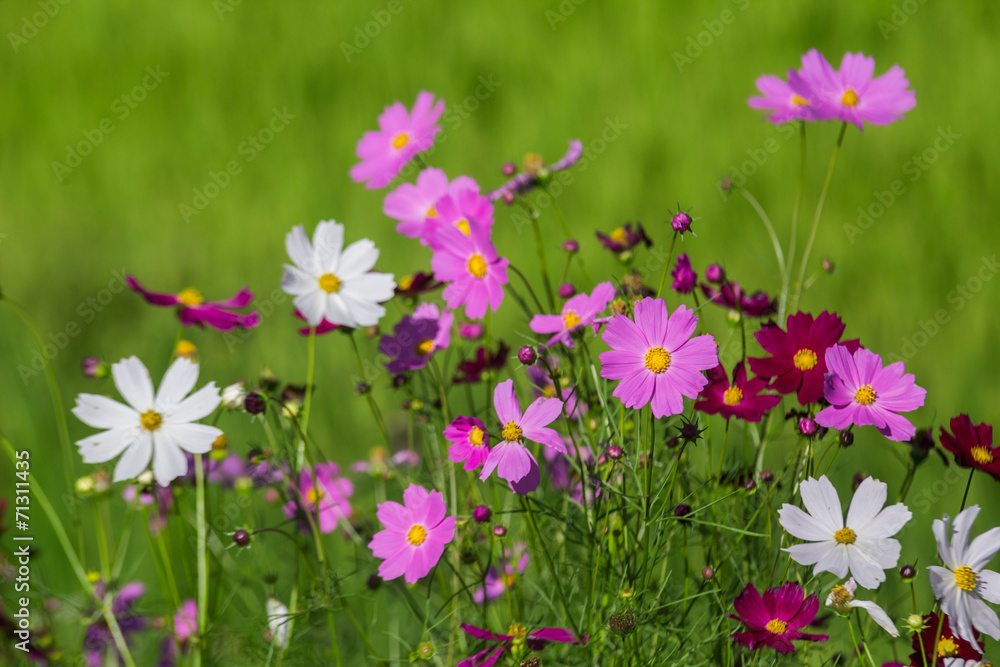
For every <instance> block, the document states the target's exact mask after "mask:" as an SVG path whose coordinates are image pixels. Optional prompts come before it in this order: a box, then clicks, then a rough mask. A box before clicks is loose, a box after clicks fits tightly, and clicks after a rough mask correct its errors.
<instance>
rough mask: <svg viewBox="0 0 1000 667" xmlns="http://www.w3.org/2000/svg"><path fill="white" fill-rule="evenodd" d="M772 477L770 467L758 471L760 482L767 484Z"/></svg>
mask: <svg viewBox="0 0 1000 667" xmlns="http://www.w3.org/2000/svg"><path fill="white" fill-rule="evenodd" d="M773 479H774V473H772V472H771V469H770V468H765V469H764V470H761V471H760V482H761V484H767V483H768V482H770V481H771V480H773Z"/></svg>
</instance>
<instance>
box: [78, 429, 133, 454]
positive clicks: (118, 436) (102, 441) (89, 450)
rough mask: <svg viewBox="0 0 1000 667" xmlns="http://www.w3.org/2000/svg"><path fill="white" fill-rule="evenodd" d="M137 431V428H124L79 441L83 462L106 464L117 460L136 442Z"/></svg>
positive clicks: (96, 434)
mask: <svg viewBox="0 0 1000 667" xmlns="http://www.w3.org/2000/svg"><path fill="white" fill-rule="evenodd" d="M137 429H138V427H136V426H123V427H120V428H113V429H111V430H110V431H103V432H101V433H95V434H94V435H92V436H90V437H87V438H84V439H83V440H77V442H76V444H77V446H79V447H80V456H82V457H83V462H84V463H104V462H105V461H110V460H111V459H113V458H115V457H116V456H118V455H119V454H121V453H122V452H123V451H124V450H125V448H126V447H128V446H129V445H131V444H132V443H133V442H135V439H136V431H137Z"/></svg>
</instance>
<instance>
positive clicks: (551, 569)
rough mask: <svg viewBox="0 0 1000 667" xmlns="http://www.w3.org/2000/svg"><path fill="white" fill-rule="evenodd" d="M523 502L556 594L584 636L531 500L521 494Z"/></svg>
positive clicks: (579, 636)
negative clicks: (575, 618) (540, 528)
mask: <svg viewBox="0 0 1000 667" xmlns="http://www.w3.org/2000/svg"><path fill="white" fill-rule="evenodd" d="M521 504H522V505H523V506H524V510H525V512H526V513H527V515H528V523H529V524H530V525H531V529H532V531H534V533H535V541H536V548H540V549H541V551H542V553H543V554H544V555H545V562H546V564H547V565H548V566H549V574H550V575H551V577H552V580H553V581H554V582H555V585H556V594H557V595H558V596H559V601H560V602H561V603H562V607H563V612H565V614H566V622H567V623H569V624H570V626H572V628H573V631H574V632H575V633H576V636H577V638H578V639H579V638H582V637H583V630H582V629H581V628H579V627H577V625H576V623H574V622H573V614H572V613H571V612H570V610H569V602H568V601H567V600H566V595H565V594H564V593H563V589H562V582H561V581H560V578H559V576H558V575H557V574H556V565H555V563H554V562H553V560H552V554H550V553H549V550H548V547H546V546H545V539H544V538H543V537H542V532H541V531H540V530H539V529H538V522H537V521H535V513H534V510H532V509H531V502H530V500H529V499H528V498H527V497H525V496H521Z"/></svg>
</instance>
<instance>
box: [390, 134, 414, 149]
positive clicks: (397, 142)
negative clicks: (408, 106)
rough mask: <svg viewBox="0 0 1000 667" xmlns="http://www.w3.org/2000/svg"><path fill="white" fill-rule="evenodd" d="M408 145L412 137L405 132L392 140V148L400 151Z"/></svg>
mask: <svg viewBox="0 0 1000 667" xmlns="http://www.w3.org/2000/svg"><path fill="white" fill-rule="evenodd" d="M408 143H410V137H409V136H408V135H407V134H406V132H403V133H401V134H397V135H396V137H395V138H394V139H393V140H392V147H393V148H395V149H397V150H398V149H400V148H402V147H403V146H405V145H406V144H408Z"/></svg>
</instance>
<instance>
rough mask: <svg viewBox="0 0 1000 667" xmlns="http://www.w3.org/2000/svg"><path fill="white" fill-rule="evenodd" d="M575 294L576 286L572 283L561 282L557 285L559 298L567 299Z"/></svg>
mask: <svg viewBox="0 0 1000 667" xmlns="http://www.w3.org/2000/svg"><path fill="white" fill-rule="evenodd" d="M574 294H576V287H574V286H573V284H572V283H563V284H562V285H560V286H559V298H560V299H568V298H570V297H571V296H573V295H574Z"/></svg>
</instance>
